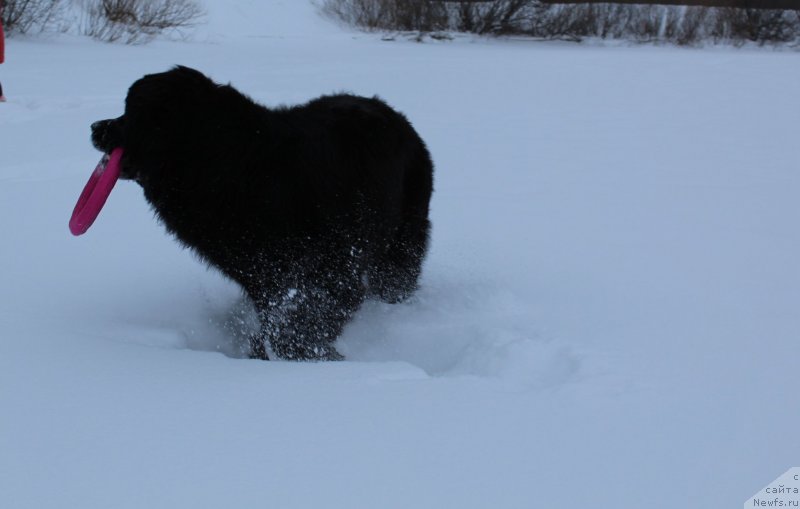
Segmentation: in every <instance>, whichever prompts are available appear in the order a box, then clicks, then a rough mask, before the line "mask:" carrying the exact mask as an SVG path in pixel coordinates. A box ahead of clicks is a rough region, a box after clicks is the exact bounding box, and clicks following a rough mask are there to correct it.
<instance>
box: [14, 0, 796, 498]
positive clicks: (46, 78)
mask: <svg viewBox="0 0 800 509" xmlns="http://www.w3.org/2000/svg"><path fill="white" fill-rule="evenodd" d="M206 4H207V8H208V16H207V19H206V24H205V25H203V26H200V27H198V29H197V30H196V31H195V32H194V35H193V36H192V38H191V39H190V40H185V41H169V40H160V41H156V42H154V43H152V44H149V45H145V46H133V47H130V46H119V45H108V44H102V43H97V42H93V41H91V40H88V39H84V38H79V37H74V36H66V35H62V36H58V37H52V38H37V39H28V38H21V39H20V38H18V39H12V40H10V41H8V45H7V62H6V63H5V64H3V65H2V66H1V67H0V80H2V83H3V86H4V88H5V93H6V95H7V97H8V99H9V102H7V103H5V104H0V140H2V151H0V227H2V232H3V236H4V239H3V243H2V249H0V267H2V270H0V409H2V414H0V474H1V475H0V507H3V508H13V509H26V508H37V509H41V508H73V507H74V508H81V509H91V508H108V507H114V508H141V507H148V508H170V509H173V508H177V507H193V508H206V507H207V508H216V507H237V508H256V507H259V508H260V507H275V508H317V507H326V508H339V507H341V508H353V507H382V508H447V507H459V508H487V507H500V508H531V507H548V508H567V507H595V508H611V507H613V508H631V509H634V508H635V509H639V508H642V507H652V508H669V509H675V508H680V507H693V508H694V507H697V508H717V507H719V508H723V507H739V506H740V504H742V503H743V501H744V500H746V499H747V498H748V497H750V496H752V494H753V493H754V492H755V491H756V490H757V489H759V487H761V486H764V485H765V484H766V483H768V482H769V481H770V480H771V479H775V478H776V477H777V476H778V475H780V474H781V473H782V472H785V471H786V470H787V469H789V468H791V467H793V466H797V463H798V458H800V440H798V436H797V428H798V426H797V424H798V421H800V408H798V403H797V401H798V387H800V370H798V367H797V366H798V364H797V363H798V359H800V341H798V340H799V339H800V313H798V312H797V303H798V302H800V269H799V268H798V264H797V260H798V257H799V256H800V230H798V228H797V222H798V218H800V202H798V199H797V197H798V195H799V193H800V174H798V171H797V170H798V167H800V165H799V164H798V163H800V156H798V152H797V142H796V127H797V119H798V118H800V103H798V101H797V98H796V88H797V83H800V66H798V65H797V64H798V61H797V58H798V56H797V52H793V51H772V50H750V49H745V50H733V49H726V48H710V49H704V50H682V49H671V48H657V47H647V46H641V47H589V46H579V45H571V44H565V43H546V44H545V43H534V42H530V41H513V40H481V39H473V38H469V37H457V38H456V39H455V40H454V41H450V42H426V43H422V44H420V43H416V42H412V41H410V40H406V38H404V37H402V36H400V37H398V38H396V40H395V41H392V42H387V41H382V40H381V37H380V36H379V35H374V34H362V33H358V32H353V31H350V30H347V29H344V28H342V27H339V26H337V25H335V24H333V23H331V22H329V21H326V20H324V19H322V18H320V17H318V16H317V15H316V13H315V10H314V9H313V6H311V5H310V4H307V3H305V2H298V1H289V0H286V1H279V0H269V1H260V2H256V1H248V0H235V1H230V2H223V1H221V0H213V1H212V0H208V1H207V2H206ZM178 63H180V64H184V65H189V66H193V67H197V68H199V69H201V70H203V71H204V72H206V73H208V74H209V75H211V76H212V77H213V78H215V79H216V80H219V81H223V82H231V83H232V84H233V85H235V86H236V87H238V88H239V89H241V90H242V91H244V92H246V93H248V94H249V95H251V96H252V97H254V98H255V99H256V100H258V101H260V102H262V103H264V104H268V105H277V104H283V103H297V102H303V101H306V100H308V99H310V98H312V97H315V96H318V95H320V94H324V93H329V92H332V91H341V90H347V91H351V92H355V93H359V94H364V95H373V94H378V95H380V96H381V97H383V98H384V99H385V100H387V101H388V102H389V103H390V104H392V105H393V106H395V107H397V108H398V109H399V110H401V111H403V112H404V113H406V115H407V116H408V117H409V118H410V119H411V121H412V122H413V123H414V125H415V127H416V128H417V129H418V131H419V132H420V133H421V135H422V136H423V138H424V139H425V140H427V142H428V144H429V147H430V149H431V152H432V154H433V157H434V160H435V163H436V172H437V173H436V192H435V195H434V199H433V203H432V220H433V223H434V232H433V245H432V249H431V251H430V254H429V257H428V260H427V263H426V266H425V270H424V276H423V280H422V287H421V289H420V291H419V293H418V295H417V296H416V297H415V298H414V299H413V300H412V301H411V302H408V303H405V304H402V305H396V306H391V305H387V304H382V303H378V302H368V303H366V305H365V306H364V307H363V309H362V310H361V311H360V313H359V314H358V315H357V316H356V318H355V320H353V322H352V323H351V324H350V325H349V327H348V328H347V329H346V330H345V332H344V334H343V335H342V337H341V338H340V340H339V348H340V350H341V351H342V352H343V353H344V354H345V355H346V356H347V359H348V360H347V361H345V362H341V363H291V362H280V361H277V362H268V363H265V362H260V361H251V360H248V359H244V358H242V355H241V351H240V346H239V343H240V342H241V340H242V337H243V336H244V334H246V332H247V330H248V328H249V327H252V316H251V314H250V312H249V309H248V305H247V303H246V302H244V301H243V300H242V299H241V293H240V291H239V290H238V288H236V287H235V286H234V285H233V284H232V283H230V282H228V281H226V280H225V279H224V278H223V277H222V276H220V275H219V274H217V273H216V272H215V271H213V270H209V269H207V268H206V267H205V266H204V265H203V264H202V263H201V262H199V261H198V260H197V259H196V258H195V257H194V256H193V255H192V254H191V253H190V252H188V251H185V250H182V249H180V248H179V246H178V245H177V244H176V243H175V242H174V241H173V240H172V239H171V238H169V237H168V236H167V235H166V233H165V232H164V231H163V228H162V227H161V226H160V225H158V224H157V222H156V221H155V220H154V219H153V214H152V212H150V211H149V209H148V207H147V205H146V203H145V201H144V199H143V197H142V193H141V190H140V189H139V188H138V187H137V186H135V185H133V184H131V183H125V182H121V183H120V184H119V185H117V187H116V188H115V190H114V192H113V193H112V195H111V197H110V198H109V201H108V203H107V205H106V207H105V209H104V210H103V213H102V214H101V215H100V217H99V218H98V220H97V221H96V223H95V225H94V226H93V227H92V229H91V230H90V231H89V232H88V233H87V234H86V235H84V236H83V237H80V238H74V237H72V236H71V235H70V234H69V231H68V229H67V221H68V219H69V214H70V212H71V211H72V207H73V205H74V203H75V200H76V199H77V196H78V194H79V192H80V190H81V188H82V186H83V184H84V182H85V181H86V178H88V176H89V173H90V172H91V171H92V169H93V168H94V165H95V163H96V162H97V160H98V158H99V154H98V153H97V152H96V151H95V150H94V149H93V148H92V147H91V145H90V143H89V128H88V126H89V125H90V124H91V122H93V121H95V120H98V119H102V118H109V117H113V116H117V115H119V114H120V113H121V112H122V101H123V98H124V94H125V92H126V90H127V87H128V86H129V85H130V84H131V83H132V82H133V81H134V80H135V79H136V78H138V77H140V76H141V75H142V74H145V73H150V72H157V71H161V70H165V69H167V68H168V67H169V66H171V65H174V64H178ZM198 107H202V105H198Z"/></svg>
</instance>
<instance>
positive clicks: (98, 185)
mask: <svg viewBox="0 0 800 509" xmlns="http://www.w3.org/2000/svg"><path fill="white" fill-rule="evenodd" d="M121 159H122V148H120V147H117V148H115V149H114V150H112V151H111V155H110V156H108V155H105V156H103V158H102V159H101V160H100V162H99V163H98V164H97V168H95V169H94V171H93V172H92V176H91V177H89V181H88V182H87V183H86V186H84V188H83V192H81V195H80V197H78V203H76V204H75V209H74V210H73V211H72V218H70V220H69V231H70V232H72V234H73V235H83V234H84V233H86V231H87V230H88V229H89V227H90V226H92V223H94V220H95V219H97V216H98V215H99V214H100V211H101V210H102V209H103V205H105V203H106V200H107V199H108V195H110V194H111V190H112V189H114V184H116V183H117V179H118V178H119V171H120V164H119V163H120V160H121Z"/></svg>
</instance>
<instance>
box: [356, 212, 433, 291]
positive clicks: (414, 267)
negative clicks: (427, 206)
mask: <svg viewBox="0 0 800 509" xmlns="http://www.w3.org/2000/svg"><path fill="white" fill-rule="evenodd" d="M429 230H430V222H429V221H428V220H427V219H423V218H408V219H406V221H405V223H404V224H403V225H402V226H401V227H400V228H399V230H398V232H397V236H396V237H395V239H394V241H393V242H392V243H391V244H390V245H389V247H388V248H387V249H386V251H384V253H383V254H382V255H381V256H380V257H379V258H378V259H377V260H375V262H374V263H373V265H372V267H371V269H370V271H369V273H368V278H369V288H370V292H371V293H372V294H374V295H376V296H377V297H378V298H380V299H381V300H382V301H384V302H388V303H391V304H394V303H398V302H402V301H404V300H405V299H407V298H408V297H409V296H410V295H411V294H412V293H414V291H415V290H416V289H417V283H418V280H419V275H420V272H421V271H422V260H423V259H424V258H425V251H426V250H427V247H428V232H429Z"/></svg>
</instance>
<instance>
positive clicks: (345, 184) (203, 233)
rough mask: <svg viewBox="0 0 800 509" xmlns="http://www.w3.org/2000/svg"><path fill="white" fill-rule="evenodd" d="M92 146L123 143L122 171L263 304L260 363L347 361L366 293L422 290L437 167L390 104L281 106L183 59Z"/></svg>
mask: <svg viewBox="0 0 800 509" xmlns="http://www.w3.org/2000/svg"><path fill="white" fill-rule="evenodd" d="M92 142H93V144H94V146H95V147H96V148H97V149H98V150H100V151H102V152H105V153H110V152H111V151H112V150H113V149H114V148H116V147H122V148H123V149H124V155H123V158H122V162H121V175H120V178H123V179H129V180H134V181H136V182H138V183H139V185H141V186H142V188H143V189H144V196H145V198H146V199H147V201H148V202H149V203H150V205H151V206H152V207H153V209H154V210H155V212H156V215H157V216H158V218H159V219H160V220H161V222H162V223H163V224H164V226H165V227H166V228H167V230H168V231H169V232H170V233H172V234H173V235H174V236H175V237H176V238H177V239H178V240H179V241H180V242H181V243H183V244H184V245H186V246H188V247H190V248H192V249H193V250H194V251H195V252H196V253H197V254H198V255H200V257H201V258H202V259H204V260H205V261H207V262H208V263H209V264H211V265H213V266H215V267H217V268H219V269H220V270H221V271H222V272H223V273H224V274H226V275H227V276H228V277H230V278H231V279H233V280H234V281H237V282H238V283H239V284H240V285H241V286H242V288H243V289H244V291H245V292H246V293H247V295H248V296H249V297H250V298H251V299H252V301H253V303H254V304H255V307H256V310H257V311H258V317H259V320H260V322H261V328H260V331H259V333H258V334H256V335H254V336H253V337H252V338H251V345H250V355H251V357H254V358H259V359H268V347H269V348H270V349H271V350H272V352H274V353H275V355H277V356H278V357H280V358H282V359H298V360H300V359H308V360H323V359H327V360H335V359H341V358H342V356H341V355H340V354H339V353H338V352H337V351H336V349H335V348H334V346H333V343H334V341H335V340H336V338H337V336H338V335H339V334H340V333H341V331H342V328H343V327H344V325H345V324H346V323H347V321H348V320H349V319H350V318H351V317H352V316H353V313H355V311H356V310H357V309H358V308H359V306H360V305H361V303H362V302H363V301H364V299H365V298H366V297H367V296H370V295H374V296H377V297H378V298H380V299H382V300H384V301H386V302H399V301H402V300H403V299H405V298H406V297H408V296H409V295H410V294H411V293H412V292H413V291H414V290H415V288H416V286H417V280H418V278H419V275H420V268H421V264H422V261H423V258H424V256H425V252H426V249H427V246H428V236H429V231H430V222H429V221H428V205H429V202H430V197H431V192H432V188H433V164H432V162H431V158H430V155H429V153H428V150H427V149H426V147H425V143H424V142H423V141H422V139H420V137H419V135H418V134H417V133H416V131H415V130H414V128H413V127H412V126H411V124H410V123H409V122H408V120H407V119H406V118H405V117H404V116H403V115H402V114H400V113H398V112H397V111H395V110H393V109H392V108H390V107H389V106H388V105H386V103H384V102H383V101H381V100H380V99H377V98H365V97H358V96H354V95H347V94H340V95H330V96H324V97H320V98H318V99H314V100H312V101H311V102H309V103H307V104H304V105H301V106H293V107H279V108H273V109H271V108H266V107H264V106H261V105H259V104H257V103H255V102H254V101H253V100H251V99H250V98H248V97H247V96H245V95H243V94H242V93H240V92H238V91H237V90H236V89H234V88H233V87H231V86H230V85H220V84H217V83H215V82H213V81H212V80H211V79H209V78H208V77H206V76H205V75H203V74H202V73H200V72H198V71H196V70H193V69H189V68H187V67H175V68H174V69H172V70H170V71H167V72H164V73H160V74H151V75H147V76H145V77H143V78H142V79H140V80H138V81H136V82H135V83H134V84H133V85H132V86H131V88H130V90H129V91H128V96H127V99H126V100H125V114H124V115H122V116H121V117H119V118H115V119H109V120H101V121H98V122H95V123H94V124H92Z"/></svg>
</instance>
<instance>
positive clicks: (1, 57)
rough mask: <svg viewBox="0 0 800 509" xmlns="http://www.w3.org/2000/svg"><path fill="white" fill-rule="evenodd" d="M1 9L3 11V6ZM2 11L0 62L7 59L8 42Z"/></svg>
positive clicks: (0, 22) (0, 17) (0, 13)
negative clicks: (4, 31)
mask: <svg viewBox="0 0 800 509" xmlns="http://www.w3.org/2000/svg"><path fill="white" fill-rule="evenodd" d="M0 11H2V7H0ZM2 14H3V13H2V12H0V64H2V63H3V62H5V61H6V44H5V39H6V37H5V35H4V34H3V16H2Z"/></svg>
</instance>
